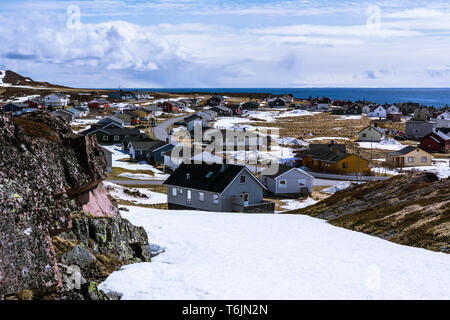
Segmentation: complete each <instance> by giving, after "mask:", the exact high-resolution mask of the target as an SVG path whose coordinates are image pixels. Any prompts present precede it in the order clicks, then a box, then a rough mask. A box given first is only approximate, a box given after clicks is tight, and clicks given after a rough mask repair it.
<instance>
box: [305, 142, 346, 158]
mask: <svg viewBox="0 0 450 320" xmlns="http://www.w3.org/2000/svg"><path fill="white" fill-rule="evenodd" d="M299 156H300V157H305V156H309V157H312V158H313V159H316V160H321V161H326V162H338V161H341V160H342V159H345V158H347V157H349V156H350V154H349V153H347V148H346V147H345V144H336V143H330V144H310V145H309V150H306V151H304V152H302V153H300V154H299Z"/></svg>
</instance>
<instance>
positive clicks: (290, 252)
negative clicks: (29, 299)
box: [100, 207, 450, 299]
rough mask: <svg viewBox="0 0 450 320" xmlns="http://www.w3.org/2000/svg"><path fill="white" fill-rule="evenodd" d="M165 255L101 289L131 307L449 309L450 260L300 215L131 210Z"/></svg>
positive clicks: (131, 215)
mask: <svg viewBox="0 0 450 320" xmlns="http://www.w3.org/2000/svg"><path fill="white" fill-rule="evenodd" d="M128 208H129V210H130V212H122V215H123V216H124V217H125V218H128V219H129V220H130V221H131V222H132V223H134V224H136V225H142V226H144V227H145V229H146V230H147V232H148V234H149V239H150V242H151V243H155V244H158V245H160V246H163V247H164V248H165V253H163V254H161V255H159V256H157V257H155V258H154V259H153V262H151V263H142V264H134V265H129V266H126V267H123V268H122V269H121V270H120V271H118V272H115V273H113V274H111V275H110V276H109V277H108V278H107V279H106V281H105V282H103V283H102V284H101V285H100V288H101V289H102V290H105V291H106V292H119V293H121V294H123V299H449V298H450V277H449V276H448V275H449V274H450V255H446V254H443V253H435V252H431V251H427V250H424V249H417V248H412V247H406V246H400V245H397V244H394V243H391V242H388V241H384V240H381V239H378V238H375V237H371V236H368V235H365V234H361V233H357V232H353V231H349V230H346V229H341V228H337V227H333V226H331V225H329V224H327V223H326V222H325V221H322V220H318V219H315V218H310V217H307V216H300V215H244V214H223V213H220V214H217V213H200V212H193V211H164V210H155V209H143V208H135V207H128Z"/></svg>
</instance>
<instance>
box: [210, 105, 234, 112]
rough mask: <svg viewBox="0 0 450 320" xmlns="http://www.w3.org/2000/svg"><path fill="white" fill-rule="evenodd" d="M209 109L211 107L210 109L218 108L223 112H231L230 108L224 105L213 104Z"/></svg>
mask: <svg viewBox="0 0 450 320" xmlns="http://www.w3.org/2000/svg"><path fill="white" fill-rule="evenodd" d="M211 109H212V110H217V109H219V110H221V111H225V112H232V110H231V109H230V108H228V107H225V106H214V107H212V108H211Z"/></svg>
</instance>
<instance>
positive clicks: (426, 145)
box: [419, 130, 450, 153]
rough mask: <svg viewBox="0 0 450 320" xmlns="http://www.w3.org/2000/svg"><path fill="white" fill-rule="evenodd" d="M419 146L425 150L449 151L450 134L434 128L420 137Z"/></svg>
mask: <svg viewBox="0 0 450 320" xmlns="http://www.w3.org/2000/svg"><path fill="white" fill-rule="evenodd" d="M419 147H420V149H422V150H424V151H427V152H442V153H447V152H450V135H448V134H445V133H443V132H442V131H440V130H435V131H433V132H431V133H429V134H427V135H426V136H424V137H422V138H421V139H420V145H419Z"/></svg>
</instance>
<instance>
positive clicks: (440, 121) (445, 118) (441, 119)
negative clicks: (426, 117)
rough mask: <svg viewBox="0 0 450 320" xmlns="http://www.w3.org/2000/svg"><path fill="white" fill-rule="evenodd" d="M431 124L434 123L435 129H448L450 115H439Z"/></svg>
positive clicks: (444, 113)
mask: <svg viewBox="0 0 450 320" xmlns="http://www.w3.org/2000/svg"><path fill="white" fill-rule="evenodd" d="M433 122H436V127H437V128H450V113H449V112H443V113H441V114H440V115H438V116H437V117H436V118H435V119H433Z"/></svg>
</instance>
